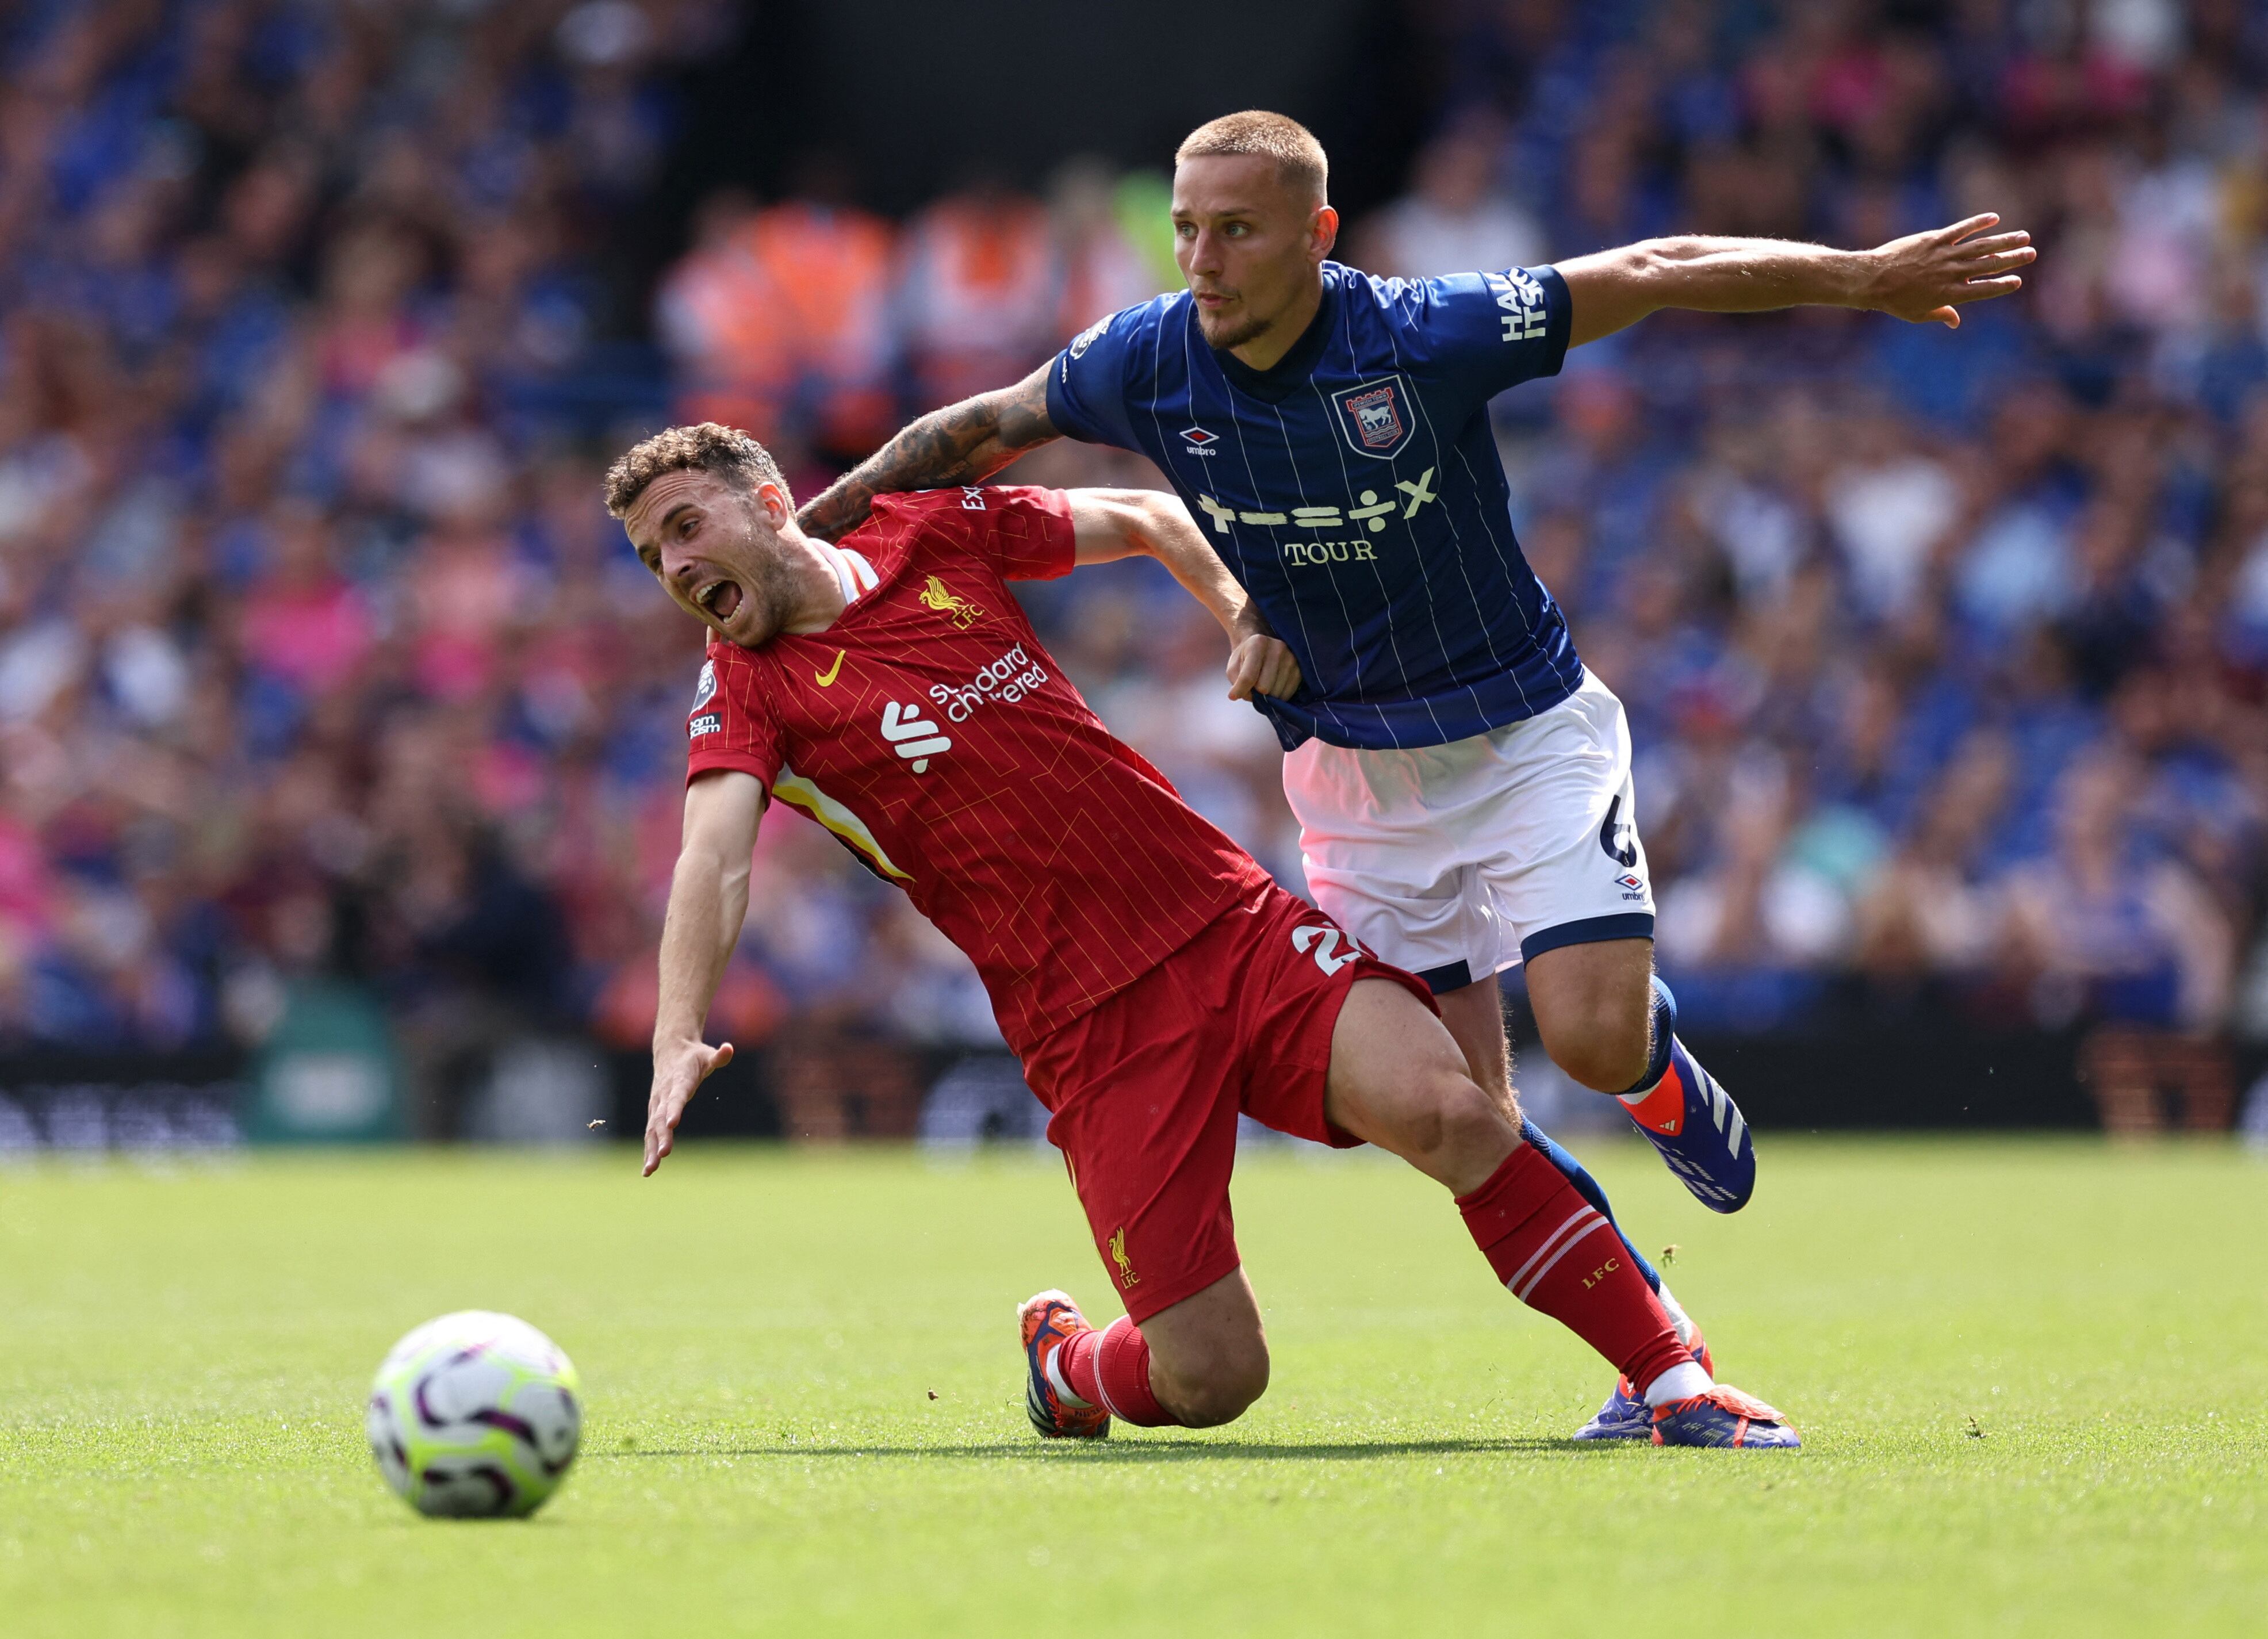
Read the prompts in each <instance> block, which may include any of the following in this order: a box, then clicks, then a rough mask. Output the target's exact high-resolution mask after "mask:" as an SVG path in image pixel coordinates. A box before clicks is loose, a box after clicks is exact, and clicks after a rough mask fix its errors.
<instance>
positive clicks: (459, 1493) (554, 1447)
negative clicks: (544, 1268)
mask: <svg viewBox="0 0 2268 1639" xmlns="http://www.w3.org/2000/svg"><path fill="white" fill-rule="evenodd" d="M576 1392H577V1384H576V1379H575V1368H574V1365H573V1363H572V1362H570V1361H569V1360H568V1358H567V1356H566V1355H564V1354H563V1353H562V1352H561V1351H560V1348H559V1346H558V1345H557V1344H556V1343H554V1342H553V1341H552V1340H550V1339H549V1338H548V1337H545V1336H544V1335H543V1333H541V1332H538V1331H537V1330H536V1329H535V1328H534V1326H531V1325H528V1324H527V1322H526V1321H525V1320H515V1319H513V1318H512V1317H511V1316H510V1315H496V1314H490V1313H489V1312H488V1311H487V1310H478V1309H468V1310H464V1311H463V1312H461V1313H460V1314H454V1315H444V1316H442V1317H441V1318H439V1319H438V1320H429V1321H427V1322H426V1323H425V1324H424V1325H422V1326H420V1327H418V1328H417V1330H416V1331H415V1332H412V1333H410V1334H409V1336H408V1337H406V1338H404V1339H402V1340H401V1342H399V1343H396V1344H395V1345H394V1352H393V1353H392V1354H390V1355H387V1357H386V1362H385V1364H383V1365H381V1366H380V1367H379V1369H378V1380H377V1381H376V1382H375V1383H372V1384H371V1385H370V1412H369V1415H368V1417H367V1419H366V1420H365V1427H366V1428H367V1429H368V1430H369V1433H370V1450H371V1455H372V1456H373V1457H375V1458H377V1459H378V1471H379V1473H382V1474H384V1475H385V1476H386V1483H387V1484H388V1485H390V1486H392V1487H393V1488H394V1490H395V1492H396V1493H397V1494H399V1495H401V1498H402V1500H403V1501H404V1502H408V1503H409V1506H410V1507H412V1508H414V1509H416V1510H417V1511H418V1512H419V1513H421V1514H431V1515H436V1516H440V1517H449V1518H456V1519H496V1518H504V1517H515V1516H519V1515H525V1514H532V1513H534V1511H535V1510H537V1509H539V1508H541V1507H542V1506H543V1503H544V1500H545V1499H546V1498H547V1497H549V1495H551V1494H552V1493H553V1492H554V1491H556V1490H557V1489H558V1488H559V1482H560V1480H563V1479H564V1478H565V1477H566V1474H567V1469H568V1466H569V1465H571V1463H573V1462H574V1460H575V1447H576V1445H577V1443H578V1442H579V1441H580V1440H581V1438H582V1435H583V1408H582V1407H581V1406H580V1405H578V1403H577V1401H576V1398H575V1397H576Z"/></svg>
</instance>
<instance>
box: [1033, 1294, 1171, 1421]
mask: <svg viewBox="0 0 2268 1639" xmlns="http://www.w3.org/2000/svg"><path fill="white" fill-rule="evenodd" d="M1057 1361H1058V1362H1060V1364H1061V1367H1062V1370H1063V1375H1064V1382H1066V1383H1068V1384H1070V1385H1071V1392H1072V1393H1073V1394H1075V1395H1077V1396H1078V1397H1079V1399H1082V1400H1085V1401H1086V1403H1087V1404H1088V1405H1090V1406H1101V1407H1102V1409H1103V1410H1105V1411H1107V1412H1108V1413H1109V1414H1111V1415H1112V1416H1113V1417H1116V1418H1117V1419H1118V1420H1119V1421H1122V1422H1130V1423H1132V1424H1133V1425H1134V1426H1135V1427H1136V1428H1138V1429H1162V1428H1166V1427H1167V1426H1169V1425H1170V1426H1174V1427H1179V1426H1180V1424H1181V1421H1182V1420H1181V1419H1180V1418H1178V1417H1176V1416H1175V1415H1174V1414H1173V1413H1171V1412H1169V1411H1167V1409H1166V1408H1165V1407H1164V1406H1160V1404H1159V1403H1158V1397H1157V1396H1156V1395H1154V1394H1152V1392H1150V1345H1149V1342H1148V1340H1145V1338H1144V1337H1143V1335H1142V1333H1141V1329H1140V1328H1139V1327H1138V1326H1137V1325H1135V1324H1134V1323H1133V1322H1132V1321H1131V1320H1129V1319H1128V1318H1126V1317H1125V1316H1123V1315H1121V1316H1119V1317H1118V1318H1117V1319H1116V1320H1114V1321H1112V1322H1111V1323H1110V1324H1109V1325H1108V1326H1106V1327H1102V1328H1101V1329H1099V1330H1098V1329H1094V1328H1090V1329H1089V1330H1087V1331H1085V1332H1082V1333H1079V1335H1078V1336H1076V1337H1073V1338H1071V1339H1069V1340H1066V1341H1065V1342H1064V1344H1063V1345H1062V1347H1060V1348H1059V1349H1058V1350H1057Z"/></svg>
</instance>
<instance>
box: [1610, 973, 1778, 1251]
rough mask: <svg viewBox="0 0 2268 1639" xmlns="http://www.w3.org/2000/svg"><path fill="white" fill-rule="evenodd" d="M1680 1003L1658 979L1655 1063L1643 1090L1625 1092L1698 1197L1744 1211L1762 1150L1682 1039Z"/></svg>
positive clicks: (1634, 1115)
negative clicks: (1678, 1029)
mask: <svg viewBox="0 0 2268 1639" xmlns="http://www.w3.org/2000/svg"><path fill="white" fill-rule="evenodd" d="M1676 1032H1677V998H1676V997H1675V996H1673V995H1671V994H1670V993H1669V986H1667V985H1665V984H1663V983H1662V982H1661V979H1660V978H1656V979H1655V980H1654V981H1653V1041H1654V1049H1653V1052H1654V1063H1653V1066H1651V1067H1649V1068H1648V1071H1647V1075H1648V1080H1647V1081H1646V1082H1642V1083H1640V1086H1639V1088H1638V1089H1633V1090H1631V1091H1630V1092H1627V1093H1624V1094H1621V1095H1619V1096H1620V1097H1621V1100H1622V1105H1623V1108H1624V1110H1627V1111H1629V1112H1630V1119H1631V1121H1632V1122H1634V1123H1635V1124H1636V1125H1637V1126H1638V1131H1639V1132H1641V1133H1645V1134H1646V1137H1647V1138H1648V1139H1649V1140H1651V1141H1653V1147H1654V1148H1656V1149H1657V1150H1659V1151H1661V1159H1662V1162H1663V1163H1664V1164H1665V1165H1666V1166H1668V1169H1669V1170H1670V1171H1671V1172H1672V1173H1674V1174H1675V1176H1676V1178H1677V1181H1678V1182H1679V1183H1681V1184H1683V1185H1685V1187H1686V1188H1687V1189H1688V1190H1690V1191H1691V1192H1692V1194H1693V1199H1694V1200H1697V1201H1699V1202H1700V1203H1701V1204H1702V1205H1703V1206H1705V1207H1708V1208H1709V1209H1710V1210H1711V1211H1712V1212H1738V1211H1740V1209H1741V1208H1742V1207H1745V1206H1747V1205H1748V1204H1749V1196H1750V1195H1752V1194H1754V1193H1755V1192H1756V1140H1755V1139H1754V1138H1753V1137H1751V1136H1750V1135H1749V1124H1748V1122H1747V1121H1746V1120H1744V1119H1742V1115H1741V1112H1740V1110H1739V1108H1738V1107H1737V1106H1736V1105H1735V1104H1734V1103H1733V1100H1732V1097H1731V1096H1730V1095H1728V1094H1727V1092H1726V1091H1725V1089H1723V1088H1722V1087H1720V1086H1719V1085H1718V1082H1717V1078H1716V1077H1715V1076H1713V1075H1712V1074H1709V1072H1708V1071H1706V1070H1705V1069H1703V1068H1702V1067H1700V1065H1699V1064H1698V1063H1697V1062H1695V1060H1694V1058H1693V1055H1692V1054H1691V1053H1690V1052H1686V1051H1685V1044H1684V1043H1683V1042H1681V1041H1679V1040H1678V1039H1677V1034H1676Z"/></svg>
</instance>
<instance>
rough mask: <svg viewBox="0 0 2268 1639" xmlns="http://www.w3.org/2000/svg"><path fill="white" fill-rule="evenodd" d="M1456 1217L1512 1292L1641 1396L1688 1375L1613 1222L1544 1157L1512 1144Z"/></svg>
mask: <svg viewBox="0 0 2268 1639" xmlns="http://www.w3.org/2000/svg"><path fill="white" fill-rule="evenodd" d="M1457 1210H1458V1211H1460V1212H1462V1213H1463V1214H1464V1215H1465V1227H1466V1228H1467V1229H1469V1230H1471V1231H1472V1236H1473V1241H1474V1244H1476V1245H1477V1246H1478V1247H1479V1248H1480V1249H1481V1255H1482V1256H1483V1257H1484V1258H1486V1259H1488V1261H1489V1267H1490V1268H1491V1269H1493V1270H1495V1271H1496V1278H1497V1279H1498V1280H1499V1281H1503V1282H1504V1285H1505V1289H1506V1291H1508V1292H1510V1293H1511V1294H1512V1295H1513V1296H1514V1297H1516V1298H1518V1299H1519V1300H1520V1301H1521V1303H1526V1304H1527V1305H1528V1307H1529V1308H1530V1309H1534V1310H1541V1311H1542V1312H1543V1313H1544V1314H1547V1315H1549V1316H1550V1317H1551V1318H1553V1319H1554V1320H1557V1322H1559V1324H1560V1325H1564V1326H1565V1327H1566V1328H1567V1329H1568V1330H1569V1331H1571V1332H1572V1333H1575V1335H1576V1336H1578V1337H1580V1338H1581V1339H1582V1340H1584V1341H1585V1342H1586V1343H1588V1344H1589V1345H1590V1346H1591V1347H1593V1348H1594V1349H1596V1350H1598V1351H1599V1353H1600V1354H1602V1355H1605V1356H1606V1357H1607V1359H1608V1360H1609V1361H1610V1362H1613V1364H1614V1365H1615V1367H1616V1369H1617V1370H1620V1371H1621V1372H1622V1374H1623V1375H1624V1377H1628V1378H1629V1379H1630V1380H1631V1382H1632V1383H1634V1384H1638V1388H1639V1389H1640V1391H1641V1392H1643V1391H1644V1390H1645V1389H1646V1387H1647V1386H1648V1385H1650V1384H1653V1382H1654V1380H1655V1379H1656V1378H1658V1377H1661V1376H1662V1375H1663V1374H1664V1373H1665V1372H1668V1371H1669V1370H1672V1369H1674V1368H1675V1367H1678V1366H1686V1367H1691V1366H1692V1364H1693V1357H1692V1355H1690V1354H1689V1353H1688V1352H1687V1351H1686V1348H1685V1346H1684V1345H1683V1343H1680V1342H1679V1341H1678V1340H1677V1330H1676V1328H1675V1326H1673V1325H1671V1324H1670V1320H1669V1314H1668V1310H1665V1309H1663V1308H1662V1306H1661V1299H1660V1298H1658V1297H1656V1296H1654V1295H1653V1288H1650V1287H1648V1286H1647V1285H1646V1281H1645V1279H1644V1278H1643V1277H1642V1276H1640V1275H1639V1274H1638V1271H1637V1269H1635V1268H1634V1267H1632V1266H1631V1259H1630V1256H1629V1253H1628V1251H1626V1250H1625V1249H1624V1245H1623V1242H1622V1237H1621V1236H1620V1235H1619V1234H1617V1233H1616V1229H1615V1226H1614V1224H1613V1223H1612V1222H1611V1221H1609V1219H1608V1218H1607V1216H1606V1215H1605V1214H1603V1213H1602V1212H1600V1211H1599V1209H1598V1208H1597V1207H1594V1206H1592V1205H1591V1203H1590V1202H1588V1201H1587V1200H1584V1199H1583V1197H1582V1196H1581V1195H1580V1193H1578V1192H1577V1191H1576V1189H1575V1187H1574V1185H1572V1184H1570V1183H1569V1182H1568V1181H1567V1179H1566V1178H1565V1176H1564V1175H1563V1174H1562V1173H1561V1172H1560V1171H1559V1170H1558V1169H1557V1167H1555V1166H1553V1165H1552V1164H1551V1162H1550V1158H1549V1157H1548V1156H1546V1155H1543V1153H1542V1152H1541V1151H1539V1150H1537V1149H1535V1148H1532V1147H1531V1146H1529V1145H1527V1144H1517V1145H1514V1146H1513V1151H1512V1154H1510V1155H1507V1156H1506V1157H1505V1159H1504V1164H1503V1165H1502V1166H1500V1167H1499V1168H1498V1169H1497V1170H1496V1171H1495V1172H1494V1173H1493V1174H1491V1176H1490V1178H1489V1181H1488V1182H1487V1183H1485V1184H1484V1185H1481V1186H1480V1188H1478V1189H1476V1190H1475V1191H1474V1192H1472V1193H1471V1194H1469V1195H1461V1196H1459V1197H1458V1198H1457Z"/></svg>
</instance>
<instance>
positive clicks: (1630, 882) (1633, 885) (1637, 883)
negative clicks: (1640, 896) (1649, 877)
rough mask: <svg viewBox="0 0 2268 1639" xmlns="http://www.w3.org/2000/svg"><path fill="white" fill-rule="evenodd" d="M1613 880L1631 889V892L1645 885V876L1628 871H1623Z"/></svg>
mask: <svg viewBox="0 0 2268 1639" xmlns="http://www.w3.org/2000/svg"><path fill="white" fill-rule="evenodd" d="M1615 881H1616V882H1619V883H1621V884H1622V885H1623V886H1624V887H1625V888H1628V889H1630V890H1632V891H1633V892H1635V891H1636V890H1638V889H1640V888H1643V887H1645V886H1646V878H1645V877H1643V876H1638V875H1632V874H1631V872H1628V871H1624V873H1623V874H1622V875H1620V876H1617V877H1616V878H1615Z"/></svg>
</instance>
